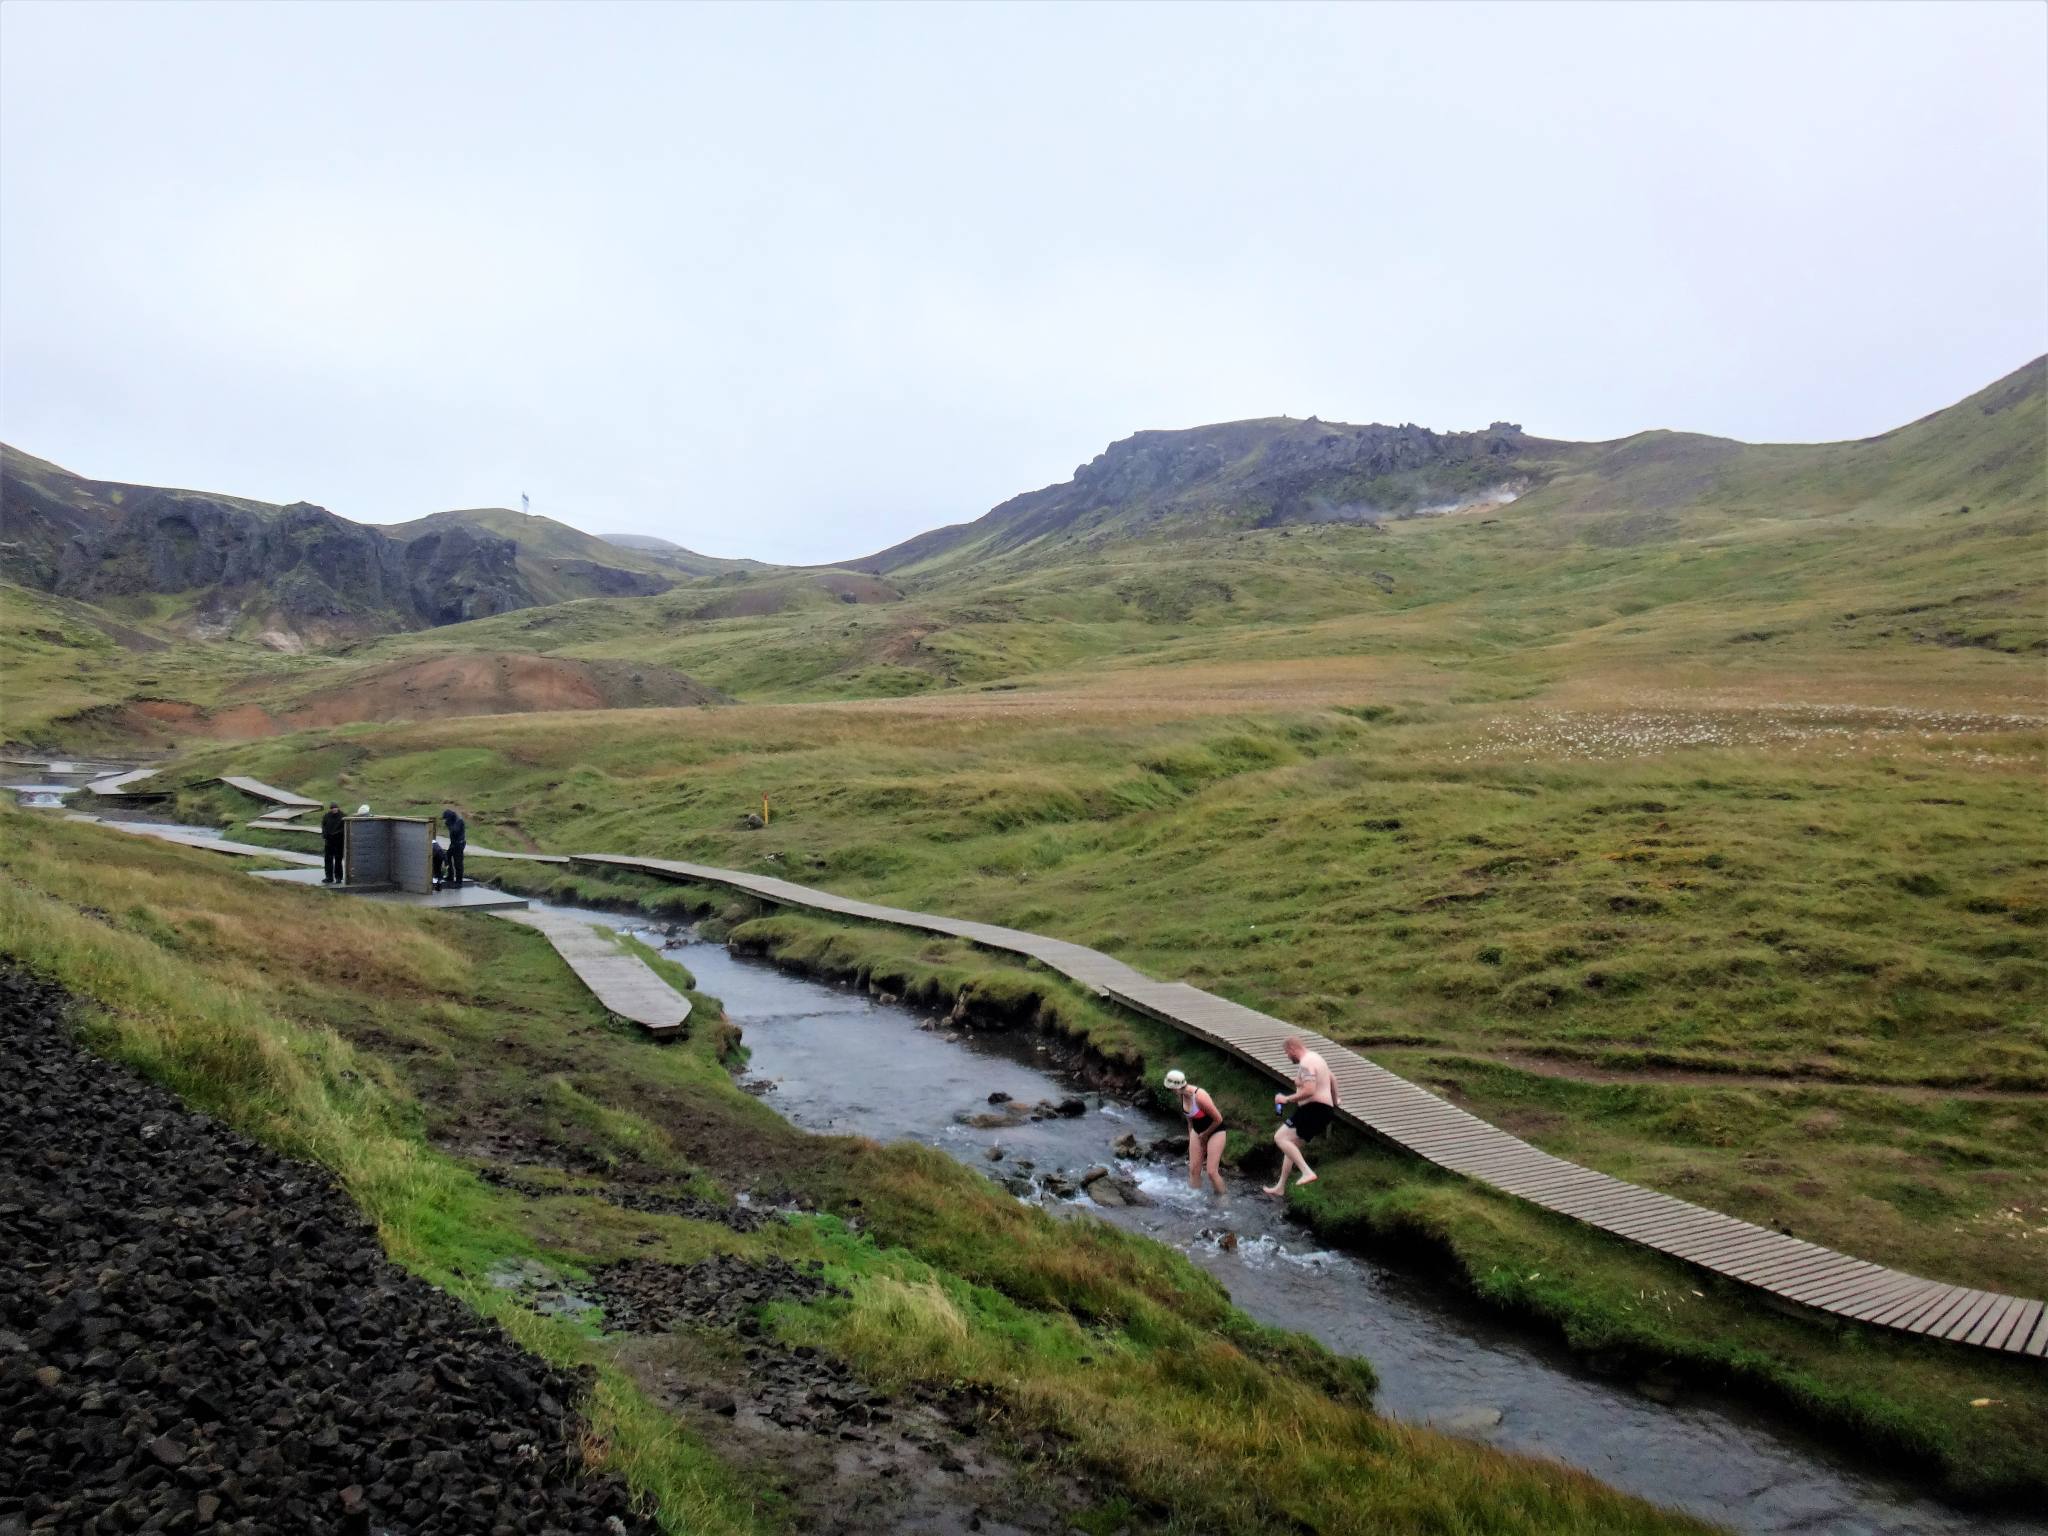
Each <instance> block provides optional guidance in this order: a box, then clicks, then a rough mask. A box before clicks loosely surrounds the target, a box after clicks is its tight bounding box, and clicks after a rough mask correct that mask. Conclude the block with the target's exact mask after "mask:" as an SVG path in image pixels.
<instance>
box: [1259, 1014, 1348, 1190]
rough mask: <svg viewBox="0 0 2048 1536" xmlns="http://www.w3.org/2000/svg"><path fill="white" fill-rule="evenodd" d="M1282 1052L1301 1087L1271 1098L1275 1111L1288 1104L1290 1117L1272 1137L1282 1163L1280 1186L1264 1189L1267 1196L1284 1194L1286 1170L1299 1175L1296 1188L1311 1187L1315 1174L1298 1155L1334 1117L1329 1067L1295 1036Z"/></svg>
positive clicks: (1334, 1092) (1334, 1097) (1334, 1091)
mask: <svg viewBox="0 0 2048 1536" xmlns="http://www.w3.org/2000/svg"><path fill="white" fill-rule="evenodd" d="M1282 1049H1283V1050H1285V1051H1286V1052H1287V1059H1288V1060H1289V1061H1291V1062H1293V1063H1294V1066H1295V1074H1294V1080H1295V1081H1296V1082H1297V1083H1299V1084H1300V1085H1301V1086H1299V1087H1298V1088H1296V1089H1295V1090H1294V1092H1292V1093H1280V1094H1275V1095H1274V1096H1273V1107H1274V1108H1275V1109H1282V1108H1285V1107H1286V1106H1287V1105H1289V1104H1292V1105H1293V1106H1294V1113H1292V1114H1291V1115H1289V1116H1288V1117H1287V1119H1286V1121H1285V1123H1283V1124H1282V1125H1281V1127H1280V1129H1279V1130H1277V1131H1275V1132H1274V1133H1273V1145H1274V1146H1276V1147H1278V1148H1279V1149H1280V1156H1281V1158H1282V1159H1283V1161H1282V1162H1281V1164H1280V1182H1279V1183H1277V1184H1268V1185H1267V1186H1266V1190H1265V1192H1266V1193H1267V1194H1269V1195H1284V1194H1286V1193H1287V1170H1288V1169H1289V1168H1297V1169H1299V1170H1300V1171H1301V1177H1300V1178H1298V1179H1296V1180H1295V1181H1294V1182H1295V1183H1296V1184H1297V1185H1301V1184H1313V1183H1315V1181H1316V1171H1315V1169H1313V1168H1311V1167H1309V1165H1308V1159H1307V1158H1306V1157H1305V1156H1303V1155H1302V1150H1301V1144H1302V1143H1303V1142H1304V1141H1314V1140H1315V1139H1316V1137H1318V1136H1320V1135H1322V1134H1323V1132H1324V1131H1325V1130H1326V1129H1328V1127H1329V1124H1330V1122H1331V1121H1332V1120H1334V1119H1335V1118H1336V1116H1337V1080H1336V1079H1335V1078H1334V1077H1332V1076H1331V1075H1330V1064H1329V1063H1328V1062H1326V1061H1324V1060H1323V1058H1322V1057H1321V1056H1319V1055H1317V1054H1316V1053H1315V1052H1314V1051H1312V1050H1310V1049H1309V1048H1308V1047H1307V1046H1305V1045H1303V1044H1302V1043H1301V1038H1300V1036H1298V1035H1289V1036H1288V1037H1287V1043H1286V1044H1285V1045H1284V1046H1283V1047H1282Z"/></svg>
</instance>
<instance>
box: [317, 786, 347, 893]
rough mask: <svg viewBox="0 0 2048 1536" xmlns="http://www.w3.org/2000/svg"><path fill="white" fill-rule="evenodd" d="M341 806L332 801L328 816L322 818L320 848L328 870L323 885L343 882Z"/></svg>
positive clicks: (328, 804) (337, 802) (328, 808)
mask: <svg viewBox="0 0 2048 1536" xmlns="http://www.w3.org/2000/svg"><path fill="white" fill-rule="evenodd" d="M343 826H344V823H343V821H342V819H341V804H340V802H339V801H334V800H330V801H329V802H328V803H327V814H326V815H324V816H322V817H321V818H320V848H321V851H322V852H323V853H325V854H326V855H327V868H326V869H325V871H323V878H322V879H321V881H320V883H321V884H322V885H339V884H341V881H342V872H341V848H342V828H343Z"/></svg>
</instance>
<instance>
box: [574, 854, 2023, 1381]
mask: <svg viewBox="0 0 2048 1536" xmlns="http://www.w3.org/2000/svg"><path fill="white" fill-rule="evenodd" d="M575 862H576V863H579V864H593V865H607V866H612V867H616V868H621V869H632V870H638V871H641V872H643V873H646V874H652V875H661V876H666V877H668V878H670V879H674V880H688V881H694V882H697V883H700V884H705V885H717V886H723V887H726V888H727V889H730V890H738V891H744V892H746V893H747V894H749V895H752V896H758V897H760V898H761V899H762V900H764V901H770V902H774V903H776V904H777V905H780V906H790V907H807V908H810V909H812V910H814V911H819V912H830V913H833V914H836V915H838V916H842V917H852V918H859V919H862V920H865V921H868V922H876V923H889V924H893V925H895V926H897V927H901V928H912V929H916V930H918V931H920V932H924V933H938V934H944V935H947V936H948V937H951V938H958V939H965V940H967V941H969V942H970V943H974V944H980V945H983V946H984V947H986V948H989V949H996V950H1002V951H1005V952H1007V953H1010V954H1015V955H1023V956H1025V957H1027V958H1028V959H1032V960H1036V961H1037V962H1038V963H1040V964H1041V965H1044V966H1046V967H1047V968H1048V969H1050V970H1054V971H1057V972H1059V973H1060V974H1061V975H1063V976H1066V977H1068V978H1070V979H1071V980H1073V981H1076V982H1079V983H1080V984H1081V985H1083V986H1085V987H1088V988H1090V989H1092V990H1093V991H1094V992H1095V993H1097V994H1098V995H1099V996H1103V997H1108V998H1113V999H1115V1000H1116V1001H1117V1002H1119V1003H1122V1004H1124V1005H1125V1006H1127V1007H1130V1008H1134V1009H1136V1010H1137V1011H1139V1012H1140V1013H1144V1014H1147V1015H1149V1016H1150V1017H1152V1018H1155V1019H1159V1020H1161V1021H1163V1022H1165V1023H1167V1024H1171V1025H1173V1026H1174V1027H1175V1028H1177V1029H1180V1030H1182V1031H1184V1032H1186V1033H1187V1034H1189V1035H1192V1036H1194V1037H1195V1038H1196V1039H1198V1040H1202V1041H1204V1042H1206V1043H1207V1044H1209V1045H1213V1046H1215V1047H1216V1048H1218V1049H1219V1050H1223V1051H1227V1052H1229V1053H1230V1054H1231V1055H1232V1056H1235V1057H1237V1058H1238V1059H1239V1060H1241V1061H1245V1062H1248V1063H1249V1064H1251V1065H1252V1066H1254V1067H1257V1068H1258V1069H1260V1070H1261V1071H1263V1072H1265V1073H1267V1074H1269V1075H1270V1076H1272V1077H1274V1078H1277V1079H1278V1080H1280V1081H1281V1082H1283V1083H1289V1084H1291V1083H1292V1082H1293V1069H1292V1065H1291V1063H1289V1061H1288V1060H1287V1056H1286V1053H1285V1051H1283V1050H1282V1048H1281V1043H1282V1042H1283V1041H1284V1040H1285V1039H1286V1038H1287V1037H1288V1036H1289V1035H1298V1036H1300V1038H1301V1039H1302V1040H1303V1041H1304V1042H1305V1043H1306V1044H1307V1045H1308V1046H1309V1048H1310V1049H1312V1050H1315V1051H1319V1052H1321V1053H1322V1056H1323V1058H1324V1060H1326V1061H1328V1062H1329V1064H1330V1070H1331V1072H1332V1073H1333V1074H1334V1075H1335V1077H1336V1079H1337V1085H1338V1089H1339V1097H1340V1099H1341V1101H1342V1102H1341V1104H1340V1106H1339V1109H1338V1114H1339V1116H1340V1117H1341V1118H1342V1119H1344V1120H1345V1121H1347V1122H1349V1123H1350V1124H1352V1125H1354V1126H1356V1127H1357V1128H1358V1129H1360V1130H1362V1131H1365V1132H1367V1133H1368V1134H1370V1135H1372V1136H1375V1137H1377V1138H1379V1139H1381V1140H1384V1141H1388V1142H1391V1143H1393V1144H1394V1145H1395V1146H1398V1147H1401V1148H1404V1149H1405V1150H1407V1151H1409V1152H1413V1153H1414V1154H1415V1155H1416V1156H1418V1157H1422V1158H1426V1159H1428V1160H1429V1161H1430V1162H1433V1163H1436V1164H1438V1165H1439V1166H1440V1167H1444V1168H1448V1169H1450V1170H1452V1171H1453V1172H1455V1173H1460V1174H1463V1175H1464V1176H1466V1177H1467V1178H1471V1179H1475V1180H1477V1181H1478V1182H1480V1183H1482V1184H1486V1185H1489V1186H1491V1187H1492V1188H1495V1189H1498V1190H1502V1191H1504V1192H1506V1193H1507V1194H1511V1195H1514V1196H1516V1197H1517V1198H1519V1199H1522V1200H1526V1201H1528V1202H1529V1203H1531V1204H1532V1205H1538V1206H1541V1207H1543V1208H1544V1209H1545V1210H1549V1211H1555V1212H1557V1213H1558V1214H1560V1215H1564V1216H1569V1217H1572V1218H1573V1219H1574V1220H1577V1221H1582V1222H1584V1223H1586V1224H1587V1225H1588V1226H1593V1227H1598V1228H1600V1229H1601V1230H1602V1231H1604V1232H1611V1233H1614V1234H1615V1235H1616V1236H1618V1237H1624V1238H1627V1239H1628V1240H1629V1241H1631V1242H1634V1243H1640V1244H1641V1245H1642V1246H1644V1247H1646V1248H1652V1249H1655V1250H1656V1251H1657V1252H1659V1253H1665V1254H1669V1255H1670V1256H1672V1257H1673V1258H1677V1259H1683V1260H1684V1261H1685V1262H1687V1263H1689V1264H1694V1265H1697V1266H1698V1267H1700V1268H1701V1269H1705V1270H1710V1271H1712V1272H1713V1273H1715V1274H1718V1275H1724V1276H1726V1277H1727V1278H1729V1279H1731V1280H1738V1281H1740V1282H1742V1283H1743V1284H1745V1285H1748V1286H1753V1287H1755V1288H1756V1289H1758V1290H1761V1291H1766V1292H1768V1293H1770V1294H1771V1295H1773V1296H1776V1297H1780V1298H1782V1299H1784V1300H1786V1301H1791V1302H1795V1303H1797V1304H1799V1305H1800V1306H1804V1307H1810V1308H1813V1309H1815V1310H1816V1311H1820V1312H1825V1313H1829V1314H1832V1315H1833V1316H1835V1317H1839V1318H1845V1319H1849V1320H1852V1321H1855V1322H1860V1323H1869V1324H1872V1325H1874V1326H1877V1327H1882V1328H1892V1329H1897V1330H1899V1331H1901V1332H1904V1333H1909V1334H1918V1335H1921V1336H1924V1337H1927V1338H1931V1339H1944V1340H1948V1341H1950V1342H1952V1343H1958V1344H1968V1345H1975V1346H1977V1347H1979V1348H1983V1349H1989V1350H1996V1351H1999V1352H2001V1353H2005V1354H2011V1355H2022V1356H2032V1357H2034V1358H2036V1359H2039V1358H2042V1357H2043V1356H2044V1355H2048V1311H2044V1307H2043V1304H2042V1303H2041V1302H2040V1301H2037V1300H2033V1299H2030V1298H2027V1297H2024V1296H2007V1295H2003V1294H2001V1293H1999V1292H1996V1291H1981V1290H1976V1289H1973V1288H1971V1287H1969V1286H1961V1285H1949V1284H1946V1283H1944V1282H1942V1281H1938V1280H1929V1279H1926V1278H1924V1277H1922V1276H1919V1275H1909V1274H1905V1273H1903V1272H1901V1271H1899V1270H1895V1269H1887V1268H1885V1267H1884V1266H1882V1265H1879V1264H1872V1263H1870V1262H1868V1261H1866V1260H1863V1259H1857V1258H1851V1257H1850V1256H1849V1255H1847V1254H1842V1253H1836V1252H1834V1251H1833V1250H1832V1249H1828V1248H1823V1247H1820V1246H1819V1245H1818V1244H1815V1243H1809V1242H1805V1241H1802V1240H1801V1239H1799V1238H1796V1237H1792V1236H1789V1235H1788V1234H1786V1233H1782V1232H1775V1231H1773V1230H1771V1229H1770V1228H1768V1227H1760V1226H1757V1225H1755V1224H1754V1223H1751V1222H1747V1221H1738V1220H1736V1219H1735V1218H1734V1217H1732V1216H1723V1215H1721V1214H1720V1213H1719V1212H1717V1211H1710V1210H1708V1209H1706V1208H1705V1207H1704V1206H1698V1205H1693V1204H1690V1203H1689V1202H1687V1201H1684V1200H1680V1199H1677V1198H1675V1197H1673V1196H1671V1195H1664V1194H1659V1193H1657V1192H1656V1191H1655V1190H1649V1189H1644V1188H1642V1187H1641V1186H1640V1185H1636V1184H1630V1183H1627V1182H1625V1181H1624V1180H1621V1179H1616V1178H1611V1177H1609V1176H1608V1175H1607V1174H1604V1173H1596V1172H1594V1171H1593V1170H1592V1169H1590V1168H1581V1167H1579V1166H1578V1165H1577V1164H1576V1163H1568V1162H1566V1161H1565V1160H1564V1159H1563V1158H1558V1157H1552V1156H1551V1155H1550V1154H1549V1153H1547V1152H1542V1151H1539V1150H1538V1149H1537V1148H1535V1147H1532V1146H1530V1145H1529V1144H1528V1143H1527V1142H1525V1141H1523V1140H1521V1139H1520V1138H1518V1137H1515V1136H1511V1135H1509V1134H1508V1133H1507V1132H1506V1131H1503V1130H1501V1129H1500V1128H1499V1127H1498V1126H1495V1125H1491V1124H1489V1123H1488V1122H1486V1121H1484V1120H1481V1119H1480V1118H1478V1117H1477V1116H1476V1115H1471V1114H1467V1113H1466V1112H1465V1111H1464V1110H1462V1109H1459V1108H1457V1107H1456V1106H1455V1105H1452V1104H1448V1103H1446V1102H1445V1101H1444V1100H1442V1099H1440V1098H1438V1097H1437V1096H1436V1095H1435V1094H1433V1093H1430V1092H1428V1091H1427V1090H1425V1089H1422V1088H1419V1087H1417V1086H1416V1085H1415V1084H1413V1083H1411V1082H1409V1081H1407V1080H1406V1079H1405V1078H1401V1077H1397V1076H1395V1075H1394V1074H1393V1073H1391V1072H1389V1071H1387V1070H1386V1069H1385V1068H1383V1067H1379V1066H1375V1065H1374V1064H1373V1063H1372V1062H1370V1061H1368V1060H1367V1059H1366V1058H1365V1057H1363V1056H1361V1055H1359V1054H1358V1053H1357V1052H1355V1051H1352V1050H1349V1049H1347V1048H1346V1047H1344V1046H1341V1045H1339V1044H1337V1043H1336V1042H1335V1041H1333V1040H1328V1039H1326V1038H1324V1037H1323V1036H1321V1035H1318V1034H1315V1033H1314V1032H1312V1031H1310V1030H1305V1029H1297V1028H1295V1027H1294V1026H1292V1025H1289V1024H1287V1023H1285V1022H1283V1021H1282V1020H1279V1019H1276V1018H1273V1017H1271V1016H1270V1015H1268V1014H1263V1013H1260V1012H1258V1011H1257V1010H1255V1009H1251V1008H1246V1007H1244V1006H1242V1005H1241V1004H1238V1003H1233V1002H1231V1001H1229V1000H1228V999H1227V998H1221V997H1218V996H1216V995H1215V994H1214V993H1211V992H1204V991H1202V990H1201V989H1200V988H1199V987H1191V986H1188V985H1187V984H1185V983H1183V982H1161V981H1154V980H1153V979H1152V978H1151V977H1149V976H1146V975H1144V974H1143V973H1142V972H1140V971H1136V970H1133V969H1132V968H1131V967H1130V966H1128V965H1125V964H1124V963H1123V962H1122V961H1121V960H1117V959H1114V958H1112V957H1111V956H1108V955H1105V954H1102V953H1100V952H1099V951H1097V950H1093V949H1088V948H1085V947H1084V946H1082V945H1079V944H1070V943H1067V942H1065V941H1063V940H1060V939H1050V938H1046V937H1045V936H1044V935H1042V934H1036V933H1027V932H1025V931H1023V930H1022V929H1018V928H1003V927H999V926H997V925H995V924H993V923H974V922H966V921H963V920H961V919H959V918H951V917H939V916H936V915H934V914H932V913H928V912H912V911H907V910H905V909H903V908H901V907H884V906H878V905H876V904H875V903H873V902H866V901H855V900H853V899H851V898H849V897H845V896H835V895H833V894H832V893H831V892H830V891H820V890H815V889H813V888H811V887H809V886H804V885H798V884H796V883H795V882H793V881H789V880H778V879H775V878H774V877H772V876H767V875H749V874H743V873H741V872H739V871H736V870H730V869H718V868H714V867H712V866H710V865H705V864H688V863H683V862H681V861H678V860H674V859H641V858H631V857H626V856H622V855H618V854H578V855H575Z"/></svg>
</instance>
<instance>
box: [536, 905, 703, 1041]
mask: <svg viewBox="0 0 2048 1536" xmlns="http://www.w3.org/2000/svg"><path fill="white" fill-rule="evenodd" d="M497 915H498V916H499V917H502V918H504V919H505V921H506V922H508V923H524V924H525V925H526V926H527V927H529V928H537V929H539V930H540V931H541V932H542V933H543V934H545V935H547V940H548V942H549V943H550V944H552V945H554V946H555V953H556V954H558V955H560V956H561V957H562V959H563V960H564V961H566V962H567V963H568V966H569V969H570V970H572V971H574V972H575V973H576V974H577V976H578V977H579V978H581V980H582V982H583V984H584V985H585V986H586V987H588V988H590V990H591V993H592V995H593V996H595V997H596V998H597V1000H598V1001H599V1002H600V1003H602V1004H604V1006H605V1011H606V1012H608V1013H612V1014H616V1015H617V1016H618V1017H619V1018H622V1019H627V1020H630V1021H631V1022H632V1023H635V1024H638V1025H639V1026H640V1027H641V1028H642V1029H644V1030H646V1031H647V1033H648V1034H650V1035H653V1036H654V1037H655V1038H656V1039H660V1038H662V1037H664V1036H674V1035H680V1034H681V1033H682V1029H683V1025H684V1024H686V1023H687V1022H688V1021H689V1018H690V1000H689V999H688V998H687V997H684V996H683V994H682V993H680V992H678V991H677V990H676V989H675V988H674V987H672V986H670V985H669V984H668V983H667V982H665V981H663V980H662V979H661V977H660V976H659V975H658V974H657V973H656V972H655V969H654V967H653V966H651V965H649V964H648V963H647V962H646V961H645V960H642V959H641V958H640V957H639V956H638V955H635V954H630V953H628V952H627V951H625V950H623V949H621V948H619V947H618V945H616V944H614V943H613V942H612V941H611V940H610V939H607V938H606V937H605V936H604V935H603V934H601V933H599V932H598V931H597V930H596V929H595V928H593V927H592V926H591V925H590V924H589V923H587V922H585V921H583V920H582V919H581V918H576V917H569V916H566V915H565V914H563V913H560V912H535V911H533V910H531V909H529V910H527V911H524V912H500V913H498V914H497Z"/></svg>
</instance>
